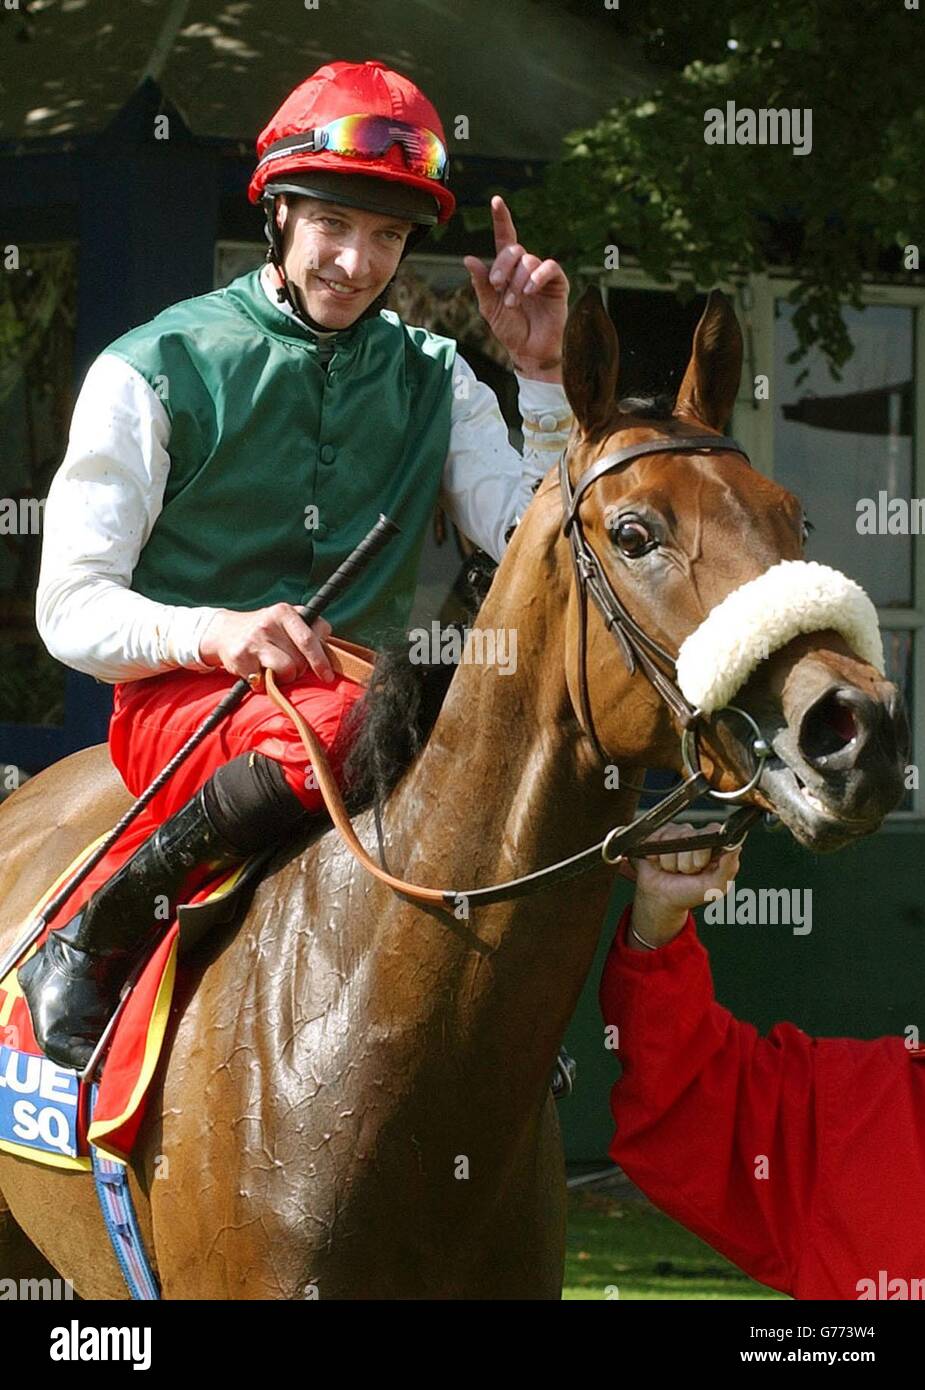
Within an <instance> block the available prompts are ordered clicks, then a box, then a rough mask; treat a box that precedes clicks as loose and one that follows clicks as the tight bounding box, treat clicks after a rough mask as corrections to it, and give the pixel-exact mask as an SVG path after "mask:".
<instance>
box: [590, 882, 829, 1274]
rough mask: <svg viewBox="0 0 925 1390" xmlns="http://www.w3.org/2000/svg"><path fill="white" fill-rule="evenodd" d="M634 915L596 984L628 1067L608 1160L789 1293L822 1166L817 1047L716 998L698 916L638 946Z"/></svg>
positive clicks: (784, 1026) (619, 1086) (615, 1096)
mask: <svg viewBox="0 0 925 1390" xmlns="http://www.w3.org/2000/svg"><path fill="white" fill-rule="evenodd" d="M629 911H630V909H629V908H627V910H626V912H625V913H624V914H623V917H622V918H621V919H620V923H619V926H618V927H617V934H616V938H615V940H614V943H613V945H612V947H611V949H610V952H609V954H608V957H607V961H606V964H605V966H604V975H603V979H602V981H601V990H600V1004H601V1010H602V1012H603V1015H604V1022H605V1024H608V1025H616V1027H617V1029H618V1030H619V1032H618V1036H617V1038H616V1046H617V1053H618V1056H619V1058H620V1060H621V1062H622V1064H623V1075H622V1077H621V1079H620V1080H619V1081H618V1082H617V1083H616V1085H615V1086H614V1087H613V1090H612V1093H611V1110H612V1112H613V1116H614V1122H615V1124H616V1134H615V1136H614V1139H613V1143H612V1144H611V1147H610V1150H609V1152H610V1156H611V1158H613V1160H614V1161H615V1162H616V1163H619V1164H620V1166H621V1168H623V1170H624V1171H625V1172H626V1173H627V1174H628V1175H629V1177H630V1178H631V1179H632V1180H633V1181H634V1182H635V1183H636V1184H637V1185H638V1186H639V1187H641V1188H642V1190H643V1192H645V1193H646V1195H647V1196H648V1197H650V1198H651V1200H652V1201H653V1202H654V1203H655V1204H656V1206H658V1207H660V1208H661V1209H662V1210H663V1211H665V1212H667V1213H668V1214H669V1215H670V1216H672V1217H674V1218H675V1219H676V1220H677V1221H680V1222H681V1223H682V1224H683V1225H684V1226H687V1227H688V1228H689V1229H690V1230H692V1231H694V1232H696V1234H697V1235H699V1236H701V1237H702V1238H703V1239H704V1240H705V1241H707V1242H708V1243H709V1244H710V1245H712V1246H713V1247H714V1248H715V1249H716V1250H719V1251H721V1252H722V1253H723V1254H724V1255H726V1256H728V1258H729V1259H730V1260H732V1261H734V1263H735V1264H737V1265H739V1266H740V1267H741V1268H742V1269H744V1270H745V1271H746V1273H748V1274H750V1275H752V1277H753V1278H755V1279H758V1280H760V1281H761V1282H762V1283H765V1284H769V1285H771V1286H772V1287H773V1288H777V1289H781V1290H783V1291H784V1292H787V1293H789V1292H791V1289H792V1284H793V1274H794V1271H795V1267H796V1265H797V1264H798V1260H799V1256H800V1253H801V1238H802V1235H803V1233H804V1232H805V1230H806V1226H807V1216H808V1213H809V1208H810V1203H811V1197H812V1193H813V1190H814V1186H815V1174H816V1169H817V1162H818V1160H817V1123H816V1065H815V1064H816V1055H817V1050H816V1043H815V1042H814V1040H813V1039H812V1038H810V1037H808V1036H807V1035H806V1034H805V1033H804V1032H802V1031H801V1030H800V1029H799V1028H796V1027H794V1026H793V1025H792V1024H789V1023H780V1024H777V1025H776V1027H774V1028H772V1030H771V1032H770V1033H769V1034H768V1036H767V1037H766V1038H762V1037H759V1035H758V1032H757V1030H756V1029H755V1028H753V1027H752V1026H751V1024H748V1023H740V1022H739V1021H738V1020H736V1019H735V1018H733V1017H732V1015H731V1014H730V1013H729V1011H728V1010H727V1009H724V1008H722V1007H721V1006H720V1005H719V1004H717V1003H716V1000H715V998H714V995H713V980H712V975H711V972H710V963H709V957H708V956H707V952H706V951H705V950H704V948H703V946H702V945H701V943H700V942H699V941H698V939H697V935H696V932H695V929H694V919H693V917H691V916H688V919H687V922H686V924H685V926H684V929H683V931H682V932H681V933H680V934H679V935H678V936H677V937H676V938H675V939H674V941H672V942H670V943H669V944H668V945H667V946H663V947H661V948H660V949H659V950H657V951H635V950H632V949H630V947H628V946H627V945H626V939H625V934H626V924H627V919H628V916H629ZM611 1045H613V1044H611Z"/></svg>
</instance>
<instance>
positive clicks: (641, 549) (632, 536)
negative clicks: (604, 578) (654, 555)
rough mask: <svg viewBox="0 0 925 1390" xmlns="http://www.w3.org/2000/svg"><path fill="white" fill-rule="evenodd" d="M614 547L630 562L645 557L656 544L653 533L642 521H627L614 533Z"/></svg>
mask: <svg viewBox="0 0 925 1390" xmlns="http://www.w3.org/2000/svg"><path fill="white" fill-rule="evenodd" d="M613 541H614V545H616V546H617V547H618V549H619V550H620V552H621V554H623V555H625V556H626V558H627V559H628V560H634V559H636V557H637V556H639V555H644V554H645V553H646V551H647V550H650V549H651V548H652V546H653V545H654V544H655V541H654V538H653V536H652V532H651V531H650V530H649V529H648V527H646V526H644V525H643V523H642V522H641V521H638V520H636V519H635V518H633V519H632V520H629V519H625V520H623V521H621V522H619V523H618V524H617V526H616V527H615V529H614V533H613Z"/></svg>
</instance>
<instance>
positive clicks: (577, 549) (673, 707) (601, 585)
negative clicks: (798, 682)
mask: <svg viewBox="0 0 925 1390" xmlns="http://www.w3.org/2000/svg"><path fill="white" fill-rule="evenodd" d="M719 452H723V453H735V454H740V455H741V457H742V458H744V459H745V462H746V463H748V462H749V458H748V455H747V454H746V452H745V450H744V449H743V448H742V446H741V444H739V443H738V442H737V441H736V440H735V439H731V438H729V437H728V436H726V435H716V434H702V435H681V436H677V437H675V438H667V439H650V440H647V441H645V442H644V443H641V444H629V445H627V446H626V447H625V448H623V449H616V450H614V452H612V453H609V454H605V455H604V456H603V458H599V459H597V460H595V462H594V463H592V464H591V466H590V467H589V468H587V469H586V470H585V472H584V473H583V474H582V475H581V477H580V478H579V479H578V482H577V483H576V484H575V486H574V487H572V483H571V480H570V478H569V468H568V465H569V456H568V451H566V452H565V453H564V454H563V456H562V458H561V459H560V462H559V480H560V483H561V488H562V530H563V533H564V534H565V535H566V536H568V538H569V546H570V553H571V557H572V568H573V570H574V574H575V590H576V593H577V596H578V703H579V710H580V722H581V726H582V729H583V731H584V733H585V734H586V735H587V737H588V739H589V740H590V741H591V743H592V745H593V747H594V749H595V751H596V753H597V754H598V756H599V757H600V758H601V760H602V761H603V762H605V763H606V762H608V761H609V760H610V759H609V757H608V754H607V752H606V750H605V749H604V748H603V747H602V746H601V743H600V741H599V739H598V737H597V732H596V730H595V728H594V719H593V716H592V714H591V702H590V698H589V693H588V670H587V624H588V598H589V597H590V598H591V600H592V601H593V603H594V605H595V607H596V608H597V610H598V612H599V613H600V615H601V617H602V618H603V620H604V624H605V626H606V628H607V630H608V632H610V633H611V634H612V636H613V637H614V639H615V640H616V642H617V645H618V646H619V648H620V651H621V653H622V656H623V660H624V662H625V663H626V669H627V671H628V672H629V673H630V675H633V674H635V672H636V670H637V668H638V669H639V670H641V671H642V672H643V673H644V674H645V675H646V676H647V678H648V679H649V681H650V682H651V683H652V685H653V686H654V687H655V689H656V690H657V691H658V693H659V695H660V696H661V697H662V699H663V700H664V702H665V704H666V705H667V706H668V708H669V710H670V711H671V713H672V714H673V716H674V717H675V719H676V720H677V722H678V724H679V725H680V728H681V754H682V761H683V764H684V768H685V771H686V772H687V774H688V776H687V778H686V780H685V781H684V782H682V783H681V785H680V786H679V787H676V788H675V789H674V792H673V793H672V794H671V798H667V797H666V798H664V799H663V801H661V802H659V803H658V805H657V806H655V807H653V812H654V813H655V817H654V822H655V823H657V824H662V823H664V819H667V817H662V816H659V815H658V813H659V812H661V811H663V809H664V808H665V806H666V804H667V802H668V801H669V799H670V800H671V803H672V813H674V812H675V811H676V810H683V809H684V807H685V806H689V805H690V804H691V802H693V801H695V800H696V799H697V798H698V797H699V796H702V795H703V794H704V792H709V793H710V795H712V796H713V797H715V798H716V799H717V800H720V801H736V800H740V799H741V798H742V797H743V796H745V795H746V794H747V793H748V792H750V791H752V789H753V788H754V787H756V786H757V785H758V781H759V779H760V777H761V771H762V768H763V766H764V760H765V758H767V757H768V755H769V754H770V752H771V750H770V748H769V747H768V745H767V743H766V742H765V740H764V739H763V738H762V736H761V732H760V730H759V728H758V726H757V724H756V723H755V721H754V720H753V719H752V717H751V715H750V714H748V713H747V711H745V710H743V709H740V708H739V707H738V706H737V705H727V706H726V709H727V710H728V711H730V712H733V713H735V714H737V715H738V716H739V717H740V718H742V719H743V720H744V721H745V722H746V723H747V724H748V725H749V729H750V733H751V749H752V756H753V757H754V759H755V770H754V772H753V774H752V776H751V777H750V778H749V780H748V782H747V783H746V784H745V785H744V786H742V787H739V788H737V789H736V790H735V791H732V792H717V791H713V790H712V789H711V788H710V785H709V783H708V781H707V779H706V777H705V775H704V774H703V772H702V771H701V770H700V766H699V763H700V757H699V752H698V749H697V725H698V724H699V722H700V720H701V718H702V714H701V711H700V710H699V709H696V708H695V707H694V706H693V705H692V704H691V703H690V701H689V700H687V699H686V698H685V696H684V695H683V693H682V692H681V690H680V688H679V686H678V683H677V670H676V662H675V658H674V657H673V656H672V654H671V653H670V652H669V651H666V649H665V648H664V647H663V646H662V645H661V644H660V643H659V642H656V640H655V638H654V637H650V635H649V634H648V633H647V632H646V631H645V630H644V629H643V628H641V627H640V626H639V624H638V623H637V622H636V620H635V618H633V616H632V614H631V613H629V612H628V611H627V609H626V606H625V604H624V603H623V601H622V599H621V598H620V596H619V595H618V594H617V593H616V591H615V590H614V587H613V585H612V584H611V582H610V579H609V578H608V576H607V572H606V570H605V568H604V566H603V565H602V564H601V561H600V559H599V558H598V556H597V554H596V553H595V551H594V549H593V548H592V546H591V545H589V543H588V540H587V537H586V536H585V534H584V529H583V527H582V524H581V516H580V514H579V509H580V506H581V501H582V498H583V497H584V495H585V493H586V492H587V491H588V489H589V488H590V487H591V485H592V484H593V483H596V482H597V480H598V479H599V478H603V477H604V476H605V475H606V474H608V473H612V472H613V471H614V470H615V469H617V468H620V467H622V465H623V464H626V463H631V462H632V461H633V460H634V459H638V458H644V457H646V455H648V454H676V453H681V454H694V453H719ZM679 793H684V795H683V796H682V797H681V799H680V800H679V799H678V794H679ZM760 814H761V812H760V811H759V810H758V809H757V807H753V806H748V807H743V808H742V809H741V810H740V811H738V812H737V813H736V815H735V816H733V817H731V818H730V820H729V821H727V823H726V825H725V826H724V827H723V828H722V830H720V831H715V832H714V831H704V832H701V833H699V834H696V835H693V836H689V837H687V838H686V839H685V840H684V841H683V842H682V841H680V840H678V841H671V842H669V841H665V840H662V841H654V842H653V843H652V845H651V846H645V845H639V844H638V843H637V834H636V833H634V832H637V831H638V830H639V828H640V827H641V824H642V822H644V821H646V820H647V817H646V816H643V817H640V818H639V820H637V821H634V822H633V823H632V824H631V825H628V826H618V827H616V829H614V830H612V831H611V832H610V835H609V836H608V837H607V839H606V840H605V841H604V847H603V849H602V855H603V857H604V859H605V860H607V862H608V863H613V862H615V861H616V860H617V859H619V858H621V857H623V856H624V855H625V854H626V853H627V851H628V849H629V848H630V847H632V852H633V853H634V854H635V855H640V854H664V853H667V852H669V845H670V846H671V847H672V848H673V847H675V846H677V847H678V848H681V847H684V848H688V849H694V848H700V847H710V848H717V847H720V846H725V847H728V846H729V843H730V840H731V834H730V832H732V831H733V830H735V831H736V832H737V831H739V830H743V829H747V827H748V826H749V825H750V824H751V823H752V822H753V821H754V820H756V819H757V817H758V816H759V815H760ZM649 815H650V816H651V815H652V813H651V812H650V813H649ZM734 823H735V824H734ZM647 828H648V829H652V828H654V825H650V826H648V827H647ZM742 839H744V834H743V835H742ZM740 843H741V841H740Z"/></svg>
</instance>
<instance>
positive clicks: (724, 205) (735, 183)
mask: <svg viewBox="0 0 925 1390" xmlns="http://www.w3.org/2000/svg"><path fill="white" fill-rule="evenodd" d="M537 3H538V4H541V3H545V0H537ZM909 3H913V0H853V2H852V3H851V4H850V5H846V4H845V3H844V0H814V2H813V3H811V4H806V3H802V0H799V2H798V0H708V3H707V0H693V3H688V4H685V5H677V6H675V5H672V4H670V3H666V0H624V4H623V5H622V7H621V9H620V10H618V11H608V10H606V9H605V8H604V5H603V3H602V0H596V2H594V0H565V6H564V9H565V11H568V10H571V11H572V12H573V13H575V14H576V15H577V14H579V13H580V14H581V15H582V16H583V17H584V18H586V19H587V18H589V17H593V18H594V20H595V22H596V23H597V24H598V25H599V26H600V32H601V33H602V34H603V32H604V29H605V26H606V24H607V23H608V22H612V24H613V29H614V37H615V41H618V42H627V41H628V42H629V43H631V44H634V45H635V46H636V49H637V51H639V52H640V53H641V55H643V56H644V57H645V58H646V60H647V61H648V62H650V63H653V64H657V65H658V71H659V76H658V78H657V81H656V85H655V87H654V88H653V90H652V91H651V92H650V93H649V94H648V95H647V96H646V98H645V99H644V100H639V99H638V98H628V99H626V100H623V101H619V102H618V103H617V104H616V105H615V106H614V107H613V109H612V110H610V111H609V112H608V113H607V114H606V116H605V117H604V118H603V119H602V120H601V121H599V122H598V123H597V124H596V125H595V126H593V127H591V128H590V129H586V130H579V131H575V132H572V133H571V134H569V135H568V136H567V138H566V145H567V151H566V153H565V155H564V157H563V158H562V159H561V160H560V161H558V162H557V163H555V164H554V165H552V166H550V168H549V169H548V170H547V173H546V177H545V180H544V182H543V184H542V185H541V186H539V187H535V188H533V189H529V190H526V191H525V192H524V193H522V194H520V195H518V196H517V198H516V199H515V209H516V212H517V214H518V217H519V221H518V227H519V228H520V229H521V230H522V234H523V235H524V236H525V237H529V238H530V239H531V240H533V241H534V242H535V244H541V245H543V246H544V248H545V247H550V248H552V247H554V248H555V251H554V252H553V251H550V252H549V253H548V254H558V255H560V256H561V257H562V258H563V259H564V260H565V261H566V263H567V264H568V266H569V268H570V269H571V270H575V269H577V268H578V266H580V265H589V264H590V265H596V266H600V267H601V269H603V268H604V264H605V262H604V256H605V248H606V247H607V246H608V245H614V244H615V245H617V246H618V247H619V248H620V251H621V253H628V252H632V254H634V255H635V256H637V257H638V259H639V261H640V263H641V265H642V266H643V268H644V269H645V270H646V271H647V272H648V273H649V274H651V275H652V276H653V277H654V278H655V279H656V280H657V281H660V282H662V283H665V282H666V281H667V279H668V277H669V271H670V270H672V269H674V270H675V271H677V270H678V269H682V270H683V271H684V273H685V274H686V276H688V277H689V279H690V281H691V283H692V284H693V283H694V282H696V283H697V284H700V285H703V286H707V285H711V284H714V283H715V282H716V281H717V280H719V279H721V278H735V277H736V276H737V275H741V274H745V273H748V272H751V271H758V270H763V269H766V268H767V267H768V266H769V265H771V264H775V265H778V266H785V267H787V268H788V269H791V270H792V271H793V273H794V275H795V276H797V277H799V280H800V284H799V287H798V289H797V290H796V291H795V293H794V295H793V300H794V303H795V304H796V306H797V309H796V314H795V318H794V325H795V328H796V332H797V335H798V339H799V347H798V348H797V350H796V351H795V353H794V354H793V357H794V360H798V359H799V358H801V357H803V356H804V355H805V353H806V351H807V349H808V347H809V346H810V345H811V344H815V345H817V346H818V347H819V348H820V349H821V350H822V352H824V354H825V355H826V357H827V358H828V361H829V364H830V368H831V369H832V373H833V375H835V376H837V375H838V370H837V369H838V367H839V366H840V365H841V364H842V363H844V362H845V361H846V360H847V359H848V357H849V356H850V355H851V351H852V348H851V342H850V339H849V337H848V334H847V331H846V329H845V325H844V323H843V321H842V317H841V312H840V303H841V301H842V300H843V299H844V300H846V301H847V302H848V303H850V304H855V305H857V304H859V302H860V301H859V292H860V288H861V284H862V280H863V277H864V275H865V274H867V273H870V272H873V271H877V270H881V271H882V270H883V268H884V266H885V265H886V266H888V267H889V268H890V269H891V270H894V271H897V272H904V261H903V257H904V252H905V248H906V247H908V246H919V247H921V243H922V239H923V236H925V182H923V178H922V160H923V154H925V13H923V10H925V0H922V8H921V9H909V8H907V4H909ZM730 100H732V101H734V102H735V103H736V107H737V108H739V109H741V108H743V107H748V108H750V109H752V110H755V111H758V110H761V109H762V108H765V109H767V108H774V109H779V108H783V107H787V108H791V109H793V108H798V109H800V110H802V109H805V108H808V109H809V110H811V112H812V150H811V152H810V153H809V154H807V155H805V156H800V155H795V154H794V153H793V151H792V149H791V148H790V147H789V146H773V145H738V144H730V145H726V144H723V145H714V144H708V143H706V141H705V140H704V130H705V120H704V113H705V112H706V111H707V110H708V109H710V108H720V109H722V110H725V107H726V102H727V101H730ZM904 273H905V274H907V275H908V278H909V280H910V282H915V281H916V280H918V275H917V274H916V273H915V272H913V271H908V270H907V271H905V272H904Z"/></svg>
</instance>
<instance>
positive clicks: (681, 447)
mask: <svg viewBox="0 0 925 1390" xmlns="http://www.w3.org/2000/svg"><path fill="white" fill-rule="evenodd" d="M699 449H712V450H714V451H716V450H717V449H722V450H724V451H725V452H727V453H732V454H741V455H742V456H743V458H744V459H745V460H746V462H747V461H748V454H746V452H745V450H744V449H743V448H742V445H741V444H739V443H738V441H737V440H735V439H731V438H730V437H729V436H728V435H725V434H700V435H698V434H690V435H683V436H678V437H677V438H676V439H670V438H668V439H650V440H647V441H646V442H645V443H644V444H627V445H626V446H625V447H624V448H622V449H616V450H615V451H614V452H613V453H612V454H605V455H604V457H603V458H599V459H598V460H597V462H596V463H592V465H591V467H590V468H588V469H587V470H586V471H585V472H584V473H582V475H581V477H580V478H579V479H578V482H577V483H576V484H575V490H574V491H573V492H572V494H571V497H570V499H569V504H568V510H567V512H566V514H565V519H564V521H563V523H562V529H563V531H564V532H565V534H566V535H568V533H569V530H570V529H571V525H572V522H573V521H574V520H575V513H576V512H577V510H578V504H579V503H580V502H581V499H582V496H583V495H584V493H585V492H586V491H587V489H588V488H589V487H590V486H591V484H592V483H595V482H597V480H598V478H601V477H603V475H604V474H605V473H610V472H611V471H612V470H613V469H614V468H619V466H620V464H621V463H626V462H628V460H630V459H637V458H640V457H641V456H642V455H643V454H693V453H696V452H697V450H699Z"/></svg>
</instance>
